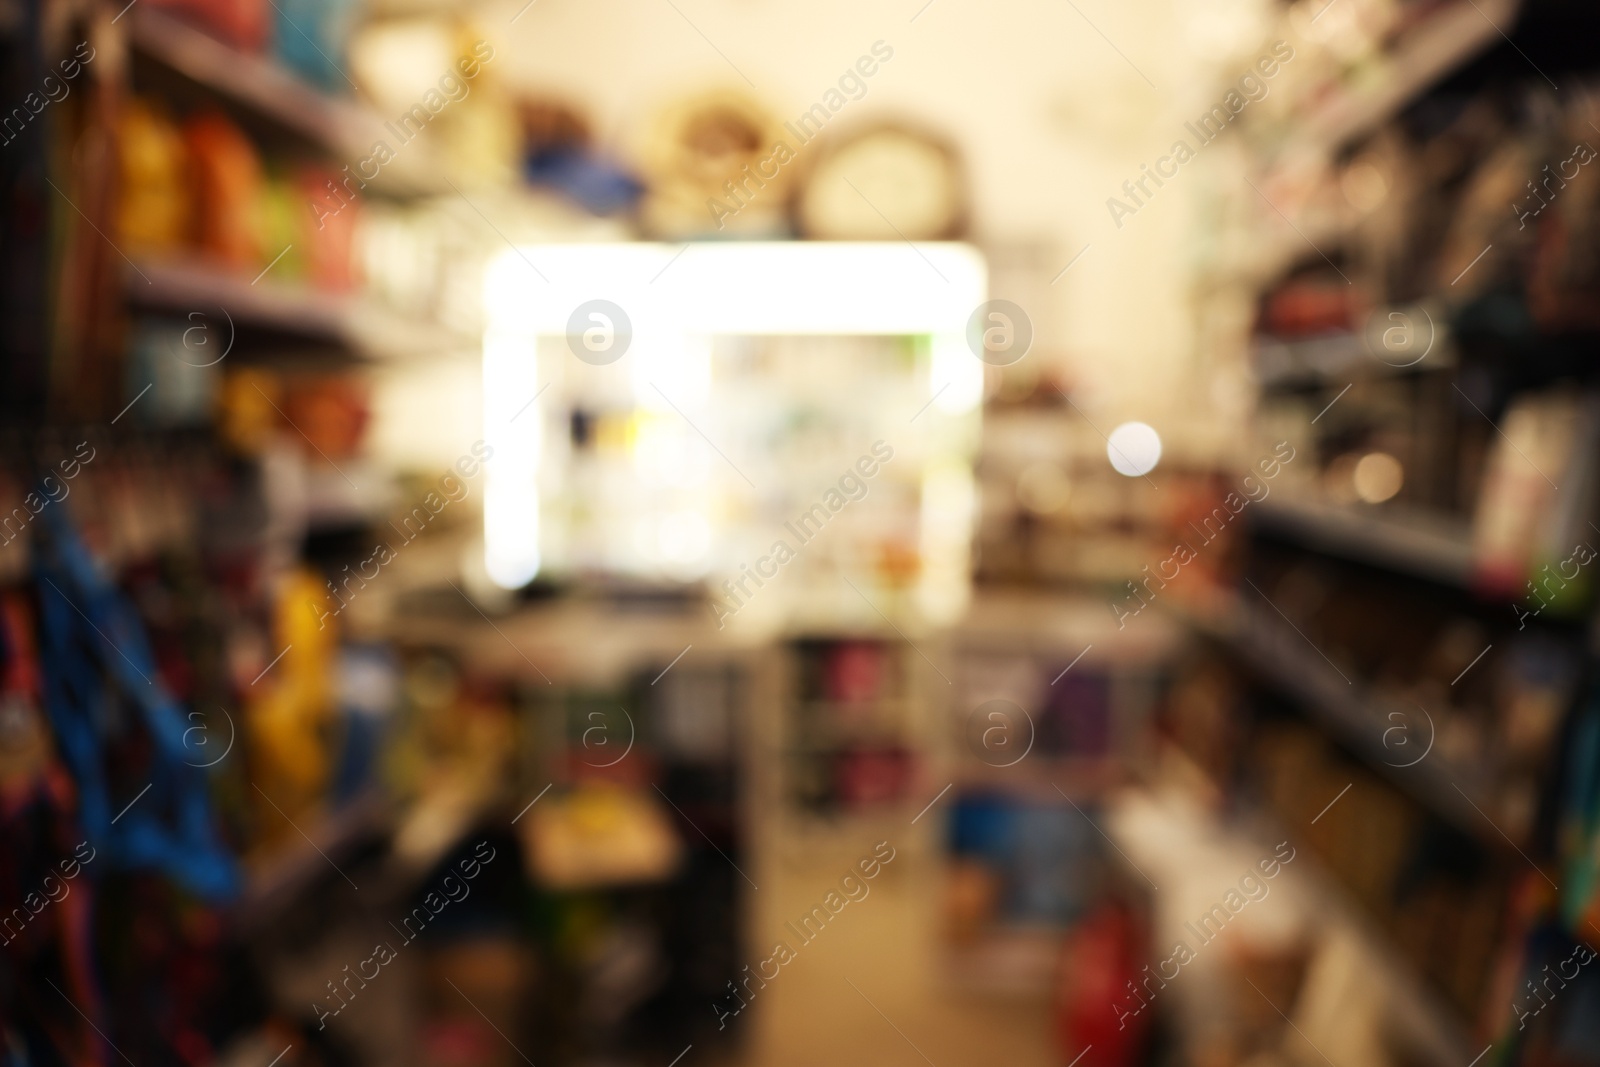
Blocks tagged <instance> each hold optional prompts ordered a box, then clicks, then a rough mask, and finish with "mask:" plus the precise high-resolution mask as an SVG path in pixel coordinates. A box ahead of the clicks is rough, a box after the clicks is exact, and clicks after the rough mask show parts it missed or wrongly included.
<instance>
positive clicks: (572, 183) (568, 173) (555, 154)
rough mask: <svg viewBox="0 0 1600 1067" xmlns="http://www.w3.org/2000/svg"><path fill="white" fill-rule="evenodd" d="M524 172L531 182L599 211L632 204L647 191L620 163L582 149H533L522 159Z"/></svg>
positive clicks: (610, 212)
mask: <svg viewBox="0 0 1600 1067" xmlns="http://www.w3.org/2000/svg"><path fill="white" fill-rule="evenodd" d="M522 175H523V177H524V178H526V179H527V180H528V183H529V184H530V185H544V186H548V187H550V188H552V189H555V190H556V191H557V192H560V193H562V194H564V195H566V196H567V197H569V198H571V199H572V200H575V201H577V203H579V204H581V205H582V206H583V208H584V209H585V210H587V211H589V212H591V213H593V214H596V215H613V214H616V213H617V212H619V211H622V210H625V209H627V208H631V207H633V205H634V204H635V203H637V202H638V200H639V197H640V196H641V195H642V194H643V193H644V185H643V184H641V183H640V182H639V180H638V179H636V178H634V177H633V175H631V174H629V173H628V172H627V171H625V170H623V169H622V168H621V167H619V166H617V165H616V164H614V163H611V162H609V161H607V160H605V159H601V158H598V157H595V156H590V155H585V154H583V153H581V152H570V151H545V152H537V153H533V154H531V155H529V156H528V158H527V159H526V160H525V161H524V162H523V165H522Z"/></svg>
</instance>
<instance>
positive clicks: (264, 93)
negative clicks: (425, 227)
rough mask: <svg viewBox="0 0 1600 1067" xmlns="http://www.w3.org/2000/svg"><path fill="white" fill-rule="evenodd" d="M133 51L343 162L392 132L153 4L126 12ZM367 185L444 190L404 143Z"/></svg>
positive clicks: (425, 158) (419, 154)
mask: <svg viewBox="0 0 1600 1067" xmlns="http://www.w3.org/2000/svg"><path fill="white" fill-rule="evenodd" d="M128 21H129V23H130V29H129V34H128V36H129V44H130V45H131V47H132V48H133V50H134V51H136V52H138V53H139V54H141V55H144V56H147V57H148V58H150V59H153V60H155V61H156V62H157V63H159V64H161V65H162V66H164V67H166V68H167V69H169V70H172V71H174V72H176V73H177V74H179V75H182V76H183V77H184V78H186V79H188V80H189V81H191V82H194V83H195V84H197V85H199V86H201V87H202V88H204V89H206V90H207V91H208V92H210V93H212V94H215V95H216V96H219V97H221V98H223V99H225V100H227V101H229V102H231V103H232V104H234V105H235V106H237V107H241V108H244V109H245V110H247V111H249V112H251V113H253V114H255V115H258V116H260V117H262V118H264V119H266V120H267V121H269V122H271V123H272V124H273V125H275V126H278V127H280V128H282V129H284V130H286V131H288V132H290V133H292V134H295V135H297V136H299V137H301V138H303V139H305V140H307V141H309V142H311V143H312V144H314V145H317V146H318V147H320V148H322V149H324V150H325V151H327V152H328V153H330V154H332V155H333V156H335V157H336V158H337V159H338V160H339V161H340V162H342V163H353V162H355V161H357V160H359V159H362V158H365V157H367V156H368V155H369V154H370V153H371V151H372V145H373V142H374V141H378V140H384V139H386V138H392V135H390V134H388V133H387V132H386V131H385V128H384V121H383V118H382V117H381V116H380V115H378V114H377V113H376V112H375V111H372V110H370V109H368V108H366V107H364V106H362V105H361V104H358V103H356V102H354V101H352V100H347V99H344V98H341V97H338V96H333V95H331V94H329V93H325V92H323V91H321V90H320V89H317V88H315V87H314V86H312V85H310V84H308V83H307V82H305V81H304V80H303V79H301V78H300V77H299V76H298V75H296V74H295V73H293V72H292V71H290V70H288V69H287V68H285V67H283V66H281V65H280V64H278V63H275V62H273V61H272V60H271V59H269V58H266V57H264V56H260V55H253V54H251V53H248V52H241V51H239V50H237V49H235V48H232V47H230V46H228V45H226V44H224V43H222V42H221V41H218V40H216V39H215V38H213V37H211V36H209V35H207V34H206V33H205V31H203V30H200V29H198V28H196V27H194V26H191V25H189V24H188V23H187V22H184V21H183V20H182V19H180V18H176V17H174V16H173V15H171V14H168V13H167V12H165V11H162V10H161V9H159V8H154V7H150V6H148V5H143V4H136V5H134V6H133V7H132V8H130V9H129V11H128ZM374 188H375V189H378V190H382V191H388V192H392V193H395V194H411V195H416V194H423V193H430V192H443V191H445V190H447V189H448V188H449V186H448V183H446V182H445V180H444V178H443V175H442V173H441V171H440V168H439V166H438V164H437V161H436V160H435V159H434V158H432V156H431V155H430V154H428V153H427V152H426V149H425V147H423V146H416V147H412V148H408V149H407V151H406V152H405V153H403V154H400V155H399V156H397V158H396V160H395V162H394V163H393V164H391V165H388V166H385V168H384V170H383V172H382V174H381V176H380V179H379V180H378V181H377V182H376V183H375V184H374Z"/></svg>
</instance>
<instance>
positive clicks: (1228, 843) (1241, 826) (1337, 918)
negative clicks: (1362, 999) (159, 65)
mask: <svg viewBox="0 0 1600 1067" xmlns="http://www.w3.org/2000/svg"><path fill="white" fill-rule="evenodd" d="M1105 825H1106V827H1107V829H1108V831H1109V832H1110V833H1111V835H1112V836H1113V837H1114V838H1115V839H1116V840H1117V841H1119V842H1120V846H1119V847H1121V848H1123V849H1124V850H1125V854H1131V856H1132V857H1133V862H1137V863H1138V864H1139V866H1140V867H1141V869H1143V870H1148V871H1150V872H1152V875H1153V877H1155V878H1156V879H1157V880H1158V881H1159V883H1160V884H1161V886H1162V887H1163V888H1164V889H1166V890H1167V894H1166V899H1167V900H1169V901H1170V900H1172V899H1174V898H1176V899H1178V900H1183V899H1185V897H1184V895H1183V888H1184V886H1183V883H1184V882H1186V881H1187V882H1188V883H1189V885H1190V886H1194V885H1198V886H1199V887H1200V890H1201V894H1202V896H1205V897H1209V896H1210V895H1211V893H1212V891H1213V890H1214V888H1215V885H1216V884H1223V883H1222V879H1227V878H1229V877H1230V876H1236V874H1235V872H1236V871H1237V870H1238V867H1239V862H1240V859H1241V858H1246V859H1248V858H1249V857H1255V856H1271V855H1272V854H1273V851H1274V846H1273V844H1272V842H1275V841H1283V840H1285V839H1287V838H1289V835H1288V834H1287V832H1286V831H1284V830H1283V828H1281V827H1280V826H1278V825H1277V824H1276V822H1275V820H1273V819H1271V818H1270V817H1268V816H1265V815H1262V814H1259V813H1255V814H1252V813H1246V814H1245V815H1244V816H1243V817H1240V818H1237V819H1235V820H1233V821H1230V822H1227V823H1224V822H1222V821H1220V820H1218V819H1217V818H1215V817H1214V816H1212V815H1210V814H1208V813H1206V812H1204V811H1202V810H1201V808H1200V807H1199V806H1198V805H1196V804H1194V803H1193V802H1192V801H1186V800H1184V799H1183V798H1182V797H1181V796H1180V795H1177V794H1172V793H1167V794H1163V795H1160V796H1157V795H1154V794H1150V793H1147V792H1144V791H1142V790H1130V791H1129V792H1128V793H1126V794H1123V795H1122V796H1120V797H1118V798H1116V799H1115V800H1114V801H1113V803H1112V806H1111V808H1110V809H1109V810H1108V811H1107V814H1106V818H1105ZM1294 844H1295V846H1296V855H1295V858H1294V862H1293V865H1292V866H1290V865H1285V867H1284V868H1283V871H1282V875H1281V877H1280V878H1279V879H1278V881H1277V882H1276V884H1275V885H1274V888H1273V890H1272V892H1273V893H1274V894H1284V895H1285V896H1288V897H1290V898H1291V900H1292V905H1293V908H1294V910H1295V911H1297V912H1298V913H1299V914H1300V915H1301V916H1303V917H1305V919H1306V921H1307V922H1308V923H1310V924H1313V925H1314V927H1315V929H1316V931H1317V934H1318V936H1319V937H1320V938H1324V939H1326V938H1329V937H1336V938H1338V939H1339V940H1341V941H1343V942H1345V943H1346V944H1348V945H1350V946H1351V947H1352V948H1353V949H1354V950H1355V951H1356V952H1358V953H1359V954H1360V957H1361V963H1362V972H1363V975H1364V977H1365V980H1366V981H1369V982H1371V983H1373V984H1375V985H1376V986H1377V987H1378V988H1379V989H1380V990H1381V991H1382V995H1381V996H1380V997H1379V998H1378V1000H1379V1001H1380V1002H1381V1003H1382V1004H1383V1005H1385V1015H1386V1018H1385V1019H1384V1022H1385V1023H1386V1024H1387V1027H1388V1028H1390V1029H1391V1032H1392V1033H1393V1034H1394V1035H1395V1036H1396V1037H1399V1038H1401V1039H1402V1040H1404V1041H1405V1042H1406V1044H1407V1045H1408V1046H1410V1048H1411V1050H1412V1051H1413V1052H1414V1053H1415V1054H1417V1055H1418V1056H1419V1057H1420V1060H1419V1061H1416V1062H1426V1063H1432V1064H1440V1065H1451V1067H1458V1065H1460V1064H1464V1063H1467V1062H1469V1061H1471V1059H1472V1049H1473V1047H1474V1042H1473V1039H1472V1034H1471V1031H1470V1029H1469V1027H1468V1025H1467V1020H1465V1019H1463V1018H1462V1017H1461V1015H1460V1013H1459V1012H1458V1011H1457V1010H1456V1009H1455V1008H1453V1007H1452V1006H1451V1005H1450V1004H1449V1003H1448V1002H1447V1001H1446V1000H1445V999H1444V998H1443V997H1442V996H1440V995H1439V993H1438V992H1437V991H1436V990H1435V989H1434V987H1432V986H1431V985H1430V984H1429V983H1428V982H1427V981H1426V980H1425V979H1424V978H1423V976H1422V975H1421V974H1419V973H1418V972H1417V970H1416V969H1415V967H1414V966H1413V965H1412V964H1411V963H1410V962H1409V961H1408V960H1406V959H1405V958H1404V957H1402V956H1401V955H1400V954H1399V953H1398V952H1397V951H1396V949H1395V947H1394V944H1393V942H1392V940H1391V939H1390V938H1389V937H1388V936H1387V935H1386V934H1385V933H1384V932H1383V931H1382V929H1380V928H1379V926H1378V925H1377V923H1376V922H1375V921H1374V920H1373V919H1372V918H1371V917H1370V915H1369V914H1368V913H1367V912H1366V911H1365V910H1364V909H1363V908H1362V907H1361V906H1360V905H1359V904H1358V903H1357V902H1356V901H1355V900H1354V899H1353V898H1352V897H1351V896H1350V894H1349V893H1348V892H1347V891H1346V890H1345V889H1344V888H1343V886H1342V885H1341V884H1340V883H1339V881H1338V880H1337V879H1336V878H1335V876H1334V875H1333V874H1332V873H1331V872H1330V871H1328V869H1327V868H1326V867H1325V866H1324V865H1323V864H1322V863H1321V862H1319V860H1318V859H1317V857H1316V856H1315V855H1314V854H1313V853H1312V852H1311V849H1310V848H1309V847H1306V845H1305V843H1304V842H1303V841H1296V842H1294ZM1197 878H1198V879H1199V881H1198V882H1196V881H1195V879H1197ZM1207 883H1213V884H1207ZM1269 899H1270V898H1269ZM1284 903H1285V902H1284V901H1280V902H1279V904H1278V905H1277V906H1278V907H1279V908H1282V907H1283V905H1284ZM1302 1022H1305V1020H1302ZM1408 1062H1410V1061H1408Z"/></svg>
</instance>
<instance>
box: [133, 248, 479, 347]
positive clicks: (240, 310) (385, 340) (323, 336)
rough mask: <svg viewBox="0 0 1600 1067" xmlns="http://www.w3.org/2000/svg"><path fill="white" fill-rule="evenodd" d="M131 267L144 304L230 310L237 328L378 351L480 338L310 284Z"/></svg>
mask: <svg viewBox="0 0 1600 1067" xmlns="http://www.w3.org/2000/svg"><path fill="white" fill-rule="evenodd" d="M135 270H136V273H129V274H128V285H127V292H128V298H129V300H130V301H131V302H132V303H133V304H134V305H135V306H137V307H143V308H150V309H160V310H164V311H169V312H174V313H177V314H179V315H187V314H188V313H189V312H193V311H200V312H206V313H208V314H216V313H218V312H226V316H225V317H226V319H227V320H228V321H230V322H231V323H232V324H233V325H234V327H235V328H236V329H237V328H245V329H249V328H256V329H264V330H271V331H275V332H277V333H282V334H288V335H293V336H296V337H302V338H305V339H308V340H314V341H326V342H331V343H334V344H339V345H344V346H348V347H351V348H355V349H357V350H359V351H362V352H365V353H367V354H369V355H372V356H375V357H379V358H381V357H385V356H409V355H418V356H425V355H439V354H444V353H450V352H455V351H459V350H461V349H462V348H466V347H472V346H473V345H474V344H475V342H474V341H473V340H472V339H471V338H469V337H466V336H465V335H463V334H460V333H457V332H455V331H453V330H449V329H446V328H445V327H443V326H441V325H439V324H438V323H435V322H431V321H427V320H422V319H415V318H412V317H410V316H406V315H402V314H400V313H398V312H395V311H391V310H389V309H388V308H384V307H380V306H378V305H375V304H373V303H371V302H370V301H366V300H363V299H361V298H359V297H354V296H345V295H341V294H337V293H325V292H319V291H317V290H315V289H311V288H309V287H307V286H303V285H295V284H287V283H281V282H274V281H272V280H271V279H270V278H259V279H257V280H255V281H251V280H249V279H247V278H245V277H244V276H242V275H236V274H230V273H228V272H226V271H224V270H221V269H219V268H217V267H215V266H212V265H209V264H205V263H200V262H195V261H186V260H142V261H140V262H139V263H138V264H137V265H136V268H135Z"/></svg>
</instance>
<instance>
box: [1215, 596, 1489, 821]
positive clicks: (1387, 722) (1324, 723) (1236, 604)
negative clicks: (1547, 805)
mask: <svg viewBox="0 0 1600 1067" xmlns="http://www.w3.org/2000/svg"><path fill="white" fill-rule="evenodd" d="M1187 618H1188V620H1189V622H1190V624H1191V625H1192V626H1194V627H1195V628H1196V629H1197V630H1199V631H1200V632H1201V633H1203V634H1205V635H1206V636H1208V637H1210V638H1212V639H1214V640H1217V641H1220V642H1222V643H1223V644H1225V645H1227V646H1228V647H1229V648H1231V649H1232V650H1233V651H1234V653H1235V654H1236V655H1238V657H1239V658H1240V659H1241V660H1242V661H1243V662H1244V663H1245V664H1246V665H1247V666H1248V667H1249V668H1250V669H1251V670H1252V671H1254V672H1255V673H1256V674H1257V675H1259V676H1260V677H1261V678H1263V679H1265V680H1266V681H1268V682H1269V683H1271V684H1272V685H1273V686H1274V687H1275V688H1277V689H1279V690H1280V691H1282V692H1283V693H1284V694H1286V695H1287V696H1289V697H1291V698H1293V701H1294V704H1295V706H1296V707H1298V708H1300V709H1302V710H1303V711H1304V713H1305V714H1306V715H1307V717H1309V718H1310V719H1311V720H1312V721H1313V722H1314V723H1315V724H1317V725H1318V726H1319V727H1321V728H1322V729H1323V730H1325V731H1326V732H1327V733H1328V734H1329V735H1330V736H1332V737H1333V738H1334V739H1335V740H1336V741H1338V742H1339V743H1340V744H1341V745H1343V746H1344V747H1345V748H1346V749H1348V750H1349V751H1350V752H1351V753H1352V754H1354V755H1355V756H1356V757H1357V758H1359V759H1360V760H1361V761H1362V762H1364V763H1366V764H1367V765H1368V766H1370V767H1371V768H1372V769H1373V770H1375V771H1377V772H1378V773H1379V774H1381V775H1383V776H1384V777H1386V778H1387V779H1388V780H1389V781H1391V782H1393V783H1394V784H1395V785H1396V786H1397V787H1398V788H1399V789H1400V790H1401V791H1402V792H1404V793H1405V794H1406V795H1407V796H1409V797H1411V798H1412V799H1413V800H1415V801H1416V802H1418V803H1419V804H1421V805H1422V806H1423V807H1424V808H1426V809H1427V810H1428V811H1429V812H1431V813H1433V814H1434V815H1435V816H1437V817H1438V818H1440V819H1442V820H1443V821H1444V822H1446V823H1447V824H1449V825H1451V826H1453V827H1454V828H1455V829H1457V830H1460V831H1461V832H1463V833H1464V834H1466V835H1467V836H1468V837H1470V838H1472V839H1474V840H1476V841H1478V842H1479V843H1481V844H1483V845H1485V846H1487V847H1488V848H1490V849H1492V850H1493V851H1494V852H1496V853H1503V852H1508V851H1510V850H1511V849H1512V848H1513V847H1514V846H1513V845H1512V844H1511V842H1510V841H1509V840H1508V839H1507V838H1505V837H1503V836H1501V833H1500V831H1499V830H1498V829H1497V828H1496V826H1495V824H1494V823H1492V822H1490V821H1489V819H1490V817H1489V816H1488V815H1486V814H1484V812H1485V811H1486V810H1490V809H1491V808H1492V806H1493V805H1492V802H1491V801H1490V800H1489V799H1488V795H1487V790H1486V789H1485V788H1484V782H1483V780H1482V776H1481V775H1480V774H1479V773H1477V772H1476V771H1474V770H1472V769H1469V768H1466V767H1459V766H1452V765H1451V764H1450V762H1449V760H1448V759H1447V758H1446V757H1445V755H1444V754H1443V753H1442V752H1432V753H1430V754H1429V755H1428V756H1427V757H1426V758H1424V759H1422V760H1420V761H1418V762H1416V763H1415V764H1413V765H1411V766H1406V765H1405V764H1406V763H1407V762H1408V760H1407V759H1406V758H1405V756H1406V753H1404V752H1400V751H1397V750H1396V749H1394V748H1389V747H1387V746H1386V745H1385V744H1384V737H1385V731H1387V730H1389V729H1390V728H1392V727H1394V726H1395V725H1396V724H1397V723H1404V724H1410V725H1412V726H1413V727H1414V726H1415V725H1416V723H1417V715H1416V711H1417V709H1416V707H1415V706H1414V705H1413V706H1408V705H1405V704H1403V703H1400V702H1398V701H1395V700H1392V699H1390V698H1388V697H1385V696H1383V695H1381V694H1378V693H1375V692H1372V691H1371V690H1370V689H1369V688H1367V687H1365V686H1362V685H1359V684H1357V683H1355V682H1353V681H1351V680H1350V679H1348V678H1346V677H1345V676H1344V675H1342V674H1341V673H1340V672H1339V671H1338V669H1337V668H1336V667H1334V666H1333V665H1332V664H1330V663H1328V662H1327V661H1326V660H1324V659H1323V658H1322V656H1321V655H1320V654H1319V653H1318V652H1317V651H1316V649H1315V648H1314V647H1313V646H1312V645H1311V644H1310V642H1309V641H1307V640H1306V639H1305V638H1304V637H1302V636H1300V635H1298V634H1297V633H1295V632H1293V631H1291V629H1290V628H1289V627H1288V626H1287V625H1285V624H1283V622H1282V620H1280V619H1277V618H1276V617H1275V615H1274V614H1273V612H1272V611H1271V609H1270V608H1267V607H1255V606H1252V605H1251V604H1249V603H1248V602H1246V601H1244V600H1242V599H1239V600H1234V601H1233V602H1232V603H1229V604H1227V605H1226V607H1224V608H1223V609H1222V610H1220V611H1212V612H1208V613H1204V614H1202V613H1189V614H1188V615H1187ZM1396 714H1397V715H1399V716H1400V718H1391V715H1396ZM1434 728H1435V730H1437V728H1438V723H1437V721H1435V722H1434Z"/></svg>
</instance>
